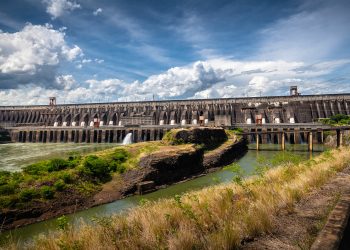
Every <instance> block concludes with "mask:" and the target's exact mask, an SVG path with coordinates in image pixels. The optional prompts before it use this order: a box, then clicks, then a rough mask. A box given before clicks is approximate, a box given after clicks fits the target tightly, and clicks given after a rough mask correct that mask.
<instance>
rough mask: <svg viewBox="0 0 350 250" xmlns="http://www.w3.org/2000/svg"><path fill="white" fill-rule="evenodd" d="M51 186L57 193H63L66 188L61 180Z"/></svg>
mask: <svg viewBox="0 0 350 250" xmlns="http://www.w3.org/2000/svg"><path fill="white" fill-rule="evenodd" d="M53 186H54V187H55V189H56V190H57V191H63V190H65V189H66V188H67V186H66V184H65V183H64V181H63V180H58V181H56V182H55V183H54V184H53Z"/></svg>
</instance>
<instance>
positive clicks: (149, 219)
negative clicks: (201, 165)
mask: <svg viewBox="0 0 350 250" xmlns="http://www.w3.org/2000/svg"><path fill="white" fill-rule="evenodd" d="M349 162H350V151H349V148H342V149H340V150H332V151H327V152H325V153H323V154H322V155H321V156H319V157H316V158H315V159H313V160H309V161H305V162H301V163H298V162H296V161H295V159H294V158H291V159H290V160H288V161H286V162H284V166H280V167H277V168H274V169H269V170H266V169H264V168H263V169H261V171H260V175H258V176H255V177H252V178H248V179H246V180H240V179H239V178H236V179H235V180H236V182H235V183H230V184H223V185H217V186H214V187H210V188H204V189H202V190H200V191H196V192H190V193H187V194H185V195H182V196H175V198H174V199H167V200H162V201H159V202H146V203H145V204H144V205H143V206H141V207H139V208H136V209H133V210H132V211H130V213H128V214H127V215H125V214H124V215H116V216H113V217H112V218H101V219H100V220H98V221H97V222H96V224H95V225H93V226H91V225H81V226H79V227H69V226H68V227H65V228H64V229H63V230H61V231H58V232H55V233H52V234H50V235H49V236H45V237H43V238H39V239H37V240H36V241H35V242H34V243H33V245H31V246H28V248H29V249H57V248H62V247H63V248H68V249H69V248H73V247H74V248H75V249H98V248H99V249H101V248H103V249H110V248H119V249H134V248H135V249H137V248H145V247H147V248H149V249H159V248H172V249H183V248H186V249H189V248H215V249H217V248H219V249H220V248H238V247H242V244H243V243H244V244H247V242H252V241H253V242H255V241H254V240H255V239H258V238H259V237H261V236H263V235H264V234H267V235H269V233H271V232H274V227H275V223H279V225H281V226H280V228H281V227H283V226H282V224H283V225H285V226H288V225H286V224H284V220H282V219H281V220H279V218H280V216H281V214H283V213H285V214H287V215H288V214H292V213H293V211H294V210H295V209H296V208H298V206H299V204H300V202H302V201H307V200H308V197H311V196H310V195H312V194H313V192H317V191H318V190H322V189H323V187H325V184H326V183H327V182H329V181H332V180H334V179H335V178H337V177H336V175H337V173H340V172H342V171H343V170H344V169H346V167H347V166H348V165H349ZM344 173H346V171H344ZM340 175H341V174H340ZM316 197H317V195H316ZM310 200H311V202H312V201H316V200H317V199H315V198H314V199H310ZM323 203H324V204H330V205H331V204H332V203H329V200H327V199H326V200H323ZM304 216H305V215H304ZM322 219H323V220H324V218H319V221H322ZM316 231H317V230H316ZM306 233H307V235H310V232H308V231H307V232H306ZM292 239H293V238H291V241H290V242H291V246H290V248H297V247H298V243H299V242H294V241H293V240H292ZM276 244H277V243H276ZM309 244H310V243H309ZM11 246H12V247H14V248H16V246H15V244H13V245H11ZM277 246H278V245H276V248H275V249H277ZM293 246H294V247H293Z"/></svg>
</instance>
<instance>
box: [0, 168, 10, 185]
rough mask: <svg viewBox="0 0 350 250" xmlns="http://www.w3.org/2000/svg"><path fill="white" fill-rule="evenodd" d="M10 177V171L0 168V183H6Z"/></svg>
mask: <svg viewBox="0 0 350 250" xmlns="http://www.w3.org/2000/svg"><path fill="white" fill-rule="evenodd" d="M10 178H11V172H8V171H3V170H0V185H4V184H7V183H8V181H9V180H10Z"/></svg>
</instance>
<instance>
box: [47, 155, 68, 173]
mask: <svg viewBox="0 0 350 250" xmlns="http://www.w3.org/2000/svg"><path fill="white" fill-rule="evenodd" d="M68 167H70V164H69V162H68V161H66V160H63V159H60V158H56V159H52V160H50V161H49V164H48V168H47V170H48V172H53V171H60V170H63V169H66V168H68Z"/></svg>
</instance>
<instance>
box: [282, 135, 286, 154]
mask: <svg viewBox="0 0 350 250" xmlns="http://www.w3.org/2000/svg"><path fill="white" fill-rule="evenodd" d="M281 149H282V150H283V151H284V150H285V149H286V134H285V133H284V132H282V134H281Z"/></svg>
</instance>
